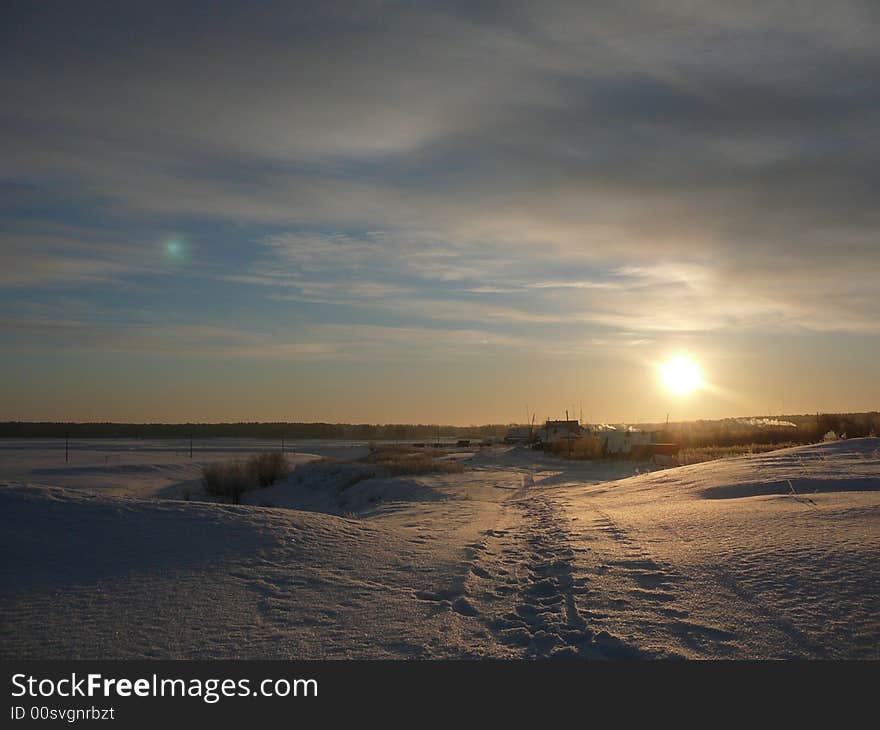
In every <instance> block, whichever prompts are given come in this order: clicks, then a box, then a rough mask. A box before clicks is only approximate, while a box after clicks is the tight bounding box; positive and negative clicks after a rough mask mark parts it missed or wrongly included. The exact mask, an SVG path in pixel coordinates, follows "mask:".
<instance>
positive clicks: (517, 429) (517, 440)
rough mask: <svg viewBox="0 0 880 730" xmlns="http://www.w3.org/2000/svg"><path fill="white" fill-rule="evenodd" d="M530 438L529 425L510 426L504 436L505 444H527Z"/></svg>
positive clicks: (530, 429)
mask: <svg viewBox="0 0 880 730" xmlns="http://www.w3.org/2000/svg"><path fill="white" fill-rule="evenodd" d="M531 440H532V427H531V426H511V427H510V428H508V429H507V434H506V435H505V436H504V443H506V444H527V443H529V441H531Z"/></svg>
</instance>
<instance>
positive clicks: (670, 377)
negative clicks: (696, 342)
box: [660, 355, 703, 395]
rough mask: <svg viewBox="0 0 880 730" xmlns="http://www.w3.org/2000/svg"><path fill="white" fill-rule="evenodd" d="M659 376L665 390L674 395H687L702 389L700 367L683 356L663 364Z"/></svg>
mask: <svg viewBox="0 0 880 730" xmlns="http://www.w3.org/2000/svg"><path fill="white" fill-rule="evenodd" d="M660 376H661V378H662V379H663V384H664V385H665V386H666V388H667V389H668V390H670V391H671V392H673V393H675V394H676V395H688V394H689V393H692V392H693V391H695V390H697V389H699V388H701V387H703V374H702V372H701V371H700V366H699V365H697V363H696V362H694V361H693V360H692V359H691V358H689V357H684V356H683V355H680V356H678V357H674V358H672V359H671V360H669V361H668V362H665V363H663V365H661V366H660Z"/></svg>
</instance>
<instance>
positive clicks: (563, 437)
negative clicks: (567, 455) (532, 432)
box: [538, 421, 585, 444]
mask: <svg viewBox="0 0 880 730" xmlns="http://www.w3.org/2000/svg"><path fill="white" fill-rule="evenodd" d="M584 433H585V432H584V429H583V428H581V424H580V423H579V422H578V421H547V423H545V424H544V425H543V426H542V427H541V428H540V429H538V440H539V441H540V442H541V443H544V444H555V443H558V442H560V441H576V440H577V439H579V438H580V437H581V436H583V435H584Z"/></svg>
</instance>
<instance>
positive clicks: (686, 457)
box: [678, 441, 799, 465]
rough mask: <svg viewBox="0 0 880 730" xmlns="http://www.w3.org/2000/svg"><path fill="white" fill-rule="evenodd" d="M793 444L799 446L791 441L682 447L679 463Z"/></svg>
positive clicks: (755, 451)
mask: <svg viewBox="0 0 880 730" xmlns="http://www.w3.org/2000/svg"><path fill="white" fill-rule="evenodd" d="M791 446H799V444H796V443H794V442H791V441H787V442H785V443H779V444H743V445H740V446H697V447H693V448H686V449H682V450H681V451H679V452H678V463H679V464H681V465H685V464H701V463H703V462H704V461H715V460H716V459H727V458H730V457H731V456H746V455H748V454H763V453H766V452H767V451H776V450H777V449H787V448H789V447H791Z"/></svg>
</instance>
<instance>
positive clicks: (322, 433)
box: [0, 411, 880, 446]
mask: <svg viewBox="0 0 880 730" xmlns="http://www.w3.org/2000/svg"><path fill="white" fill-rule="evenodd" d="M785 422H789V423H791V424H793V425H780V424H782V423H785ZM638 427H640V428H644V429H646V430H652V431H658V432H659V434H658V436H659V438H660V440H662V441H670V442H674V443H678V444H680V445H681V446H708V445H718V446H732V445H737V444H750V443H760V444H768V443H787V442H795V443H811V442H814V441H819V440H821V439H822V437H823V436H824V435H825V434H826V433H828V431H834V432H835V433H837V434H839V435H844V434H845V435H846V436H848V437H850V438H852V437H856V436H871V435H880V412H877V411H872V412H870V413H815V414H809V415H796V416H776V417H774V418H760V417H758V418H725V419H721V420H714V421H705V420H703V421H686V422H682V423H670V424H665V423H659V424H658V423H654V424H639V426H638ZM508 428H509V425H508V424H488V425H483V426H444V425H436V424H407V423H394V424H383V425H380V424H370V423H361V424H349V423H47V422H43V423H28V422H23V421H9V422H6V423H0V438H65V437H66V436H67V437H70V438H79V439H82V438H132V439H138V438H141V439H188V438H190V436H192V437H193V438H194V439H207V438H254V439H281V438H285V439H291V440H295V439H340V440H351V441H386V440H387V441H402V440H414V441H429V440H431V439H435V438H446V439H449V438H456V439H458V438H462V439H463V438H471V439H484V438H502V437H503V436H504V435H505V433H507V429H508Z"/></svg>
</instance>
